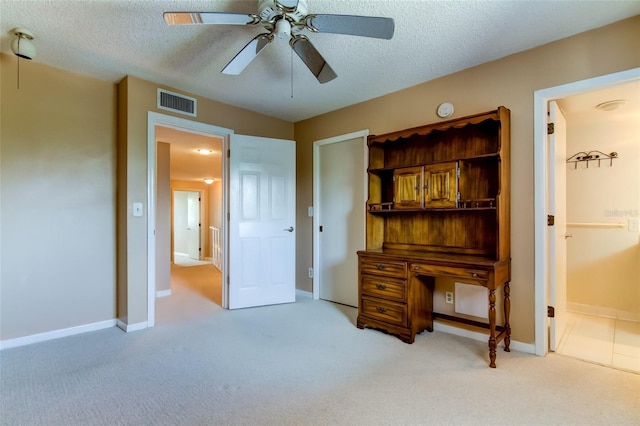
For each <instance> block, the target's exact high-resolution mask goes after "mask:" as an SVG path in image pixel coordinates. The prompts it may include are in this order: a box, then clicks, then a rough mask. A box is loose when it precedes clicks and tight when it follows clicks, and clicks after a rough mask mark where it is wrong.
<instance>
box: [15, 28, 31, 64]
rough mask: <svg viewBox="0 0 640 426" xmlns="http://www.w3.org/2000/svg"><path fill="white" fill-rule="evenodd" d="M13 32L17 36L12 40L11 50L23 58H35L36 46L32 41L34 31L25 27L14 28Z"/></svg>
mask: <svg viewBox="0 0 640 426" xmlns="http://www.w3.org/2000/svg"><path fill="white" fill-rule="evenodd" d="M11 34H13V35H15V36H16V38H15V39H13V41H12V42H11V50H12V51H13V53H15V54H16V56H18V57H20V58H23V59H33V58H35V57H36V46H35V45H34V44H33V43H32V42H31V40H33V33H32V32H31V31H29V30H25V29H24V28H14V29H12V30H11Z"/></svg>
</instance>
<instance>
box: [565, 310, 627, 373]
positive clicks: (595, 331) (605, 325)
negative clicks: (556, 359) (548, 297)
mask: <svg viewBox="0 0 640 426" xmlns="http://www.w3.org/2000/svg"><path fill="white" fill-rule="evenodd" d="M557 352H558V353H559V354H562V355H565V356H570V357H573V358H579V359H582V360H585V361H589V362H594V363H596V364H601V365H605V366H609V367H613V368H618V369H621V370H626V371H632V372H635V373H640V323H638V322H632V321H622V320H615V319H611V318H603V317H597V316H592V315H585V314H577V313H571V312H567V327H566V330H565V333H564V336H563V337H562V339H561V341H560V345H559V346H558V351H557Z"/></svg>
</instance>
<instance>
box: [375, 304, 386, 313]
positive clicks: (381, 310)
mask: <svg viewBox="0 0 640 426" xmlns="http://www.w3.org/2000/svg"><path fill="white" fill-rule="evenodd" d="M376 311H378V312H379V313H381V314H384V313H385V312H387V310H386V309H385V308H382V307H380V306H376Z"/></svg>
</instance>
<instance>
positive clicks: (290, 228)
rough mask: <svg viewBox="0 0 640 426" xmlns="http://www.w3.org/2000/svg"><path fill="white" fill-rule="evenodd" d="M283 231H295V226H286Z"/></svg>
mask: <svg viewBox="0 0 640 426" xmlns="http://www.w3.org/2000/svg"><path fill="white" fill-rule="evenodd" d="M283 231H289V232H293V226H290V227H288V228H284V229H283Z"/></svg>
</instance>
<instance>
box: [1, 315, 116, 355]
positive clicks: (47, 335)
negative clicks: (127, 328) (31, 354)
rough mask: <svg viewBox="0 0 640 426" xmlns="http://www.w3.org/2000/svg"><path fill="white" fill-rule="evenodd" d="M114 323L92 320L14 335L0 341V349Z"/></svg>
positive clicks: (103, 327) (111, 321)
mask: <svg viewBox="0 0 640 426" xmlns="http://www.w3.org/2000/svg"><path fill="white" fill-rule="evenodd" d="M115 325H116V320H115V319H111V320H106V321H100V322H94V323H92V324H85V325H79V326H76V327H69V328H63V329H61V330H53V331H47V332H44V333H38V334H31V335H29V336H24V337H16V338H15V339H7V340H1V341H0V350H4V349H9V348H17V347H19V346H26V345H31V344H33V343H40V342H46V341H47V340H54V339H59V338H61V337H68V336H74V335H76V334H82V333H88V332H90V331H97V330H102V329H105V328H110V327H113V326H115Z"/></svg>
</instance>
